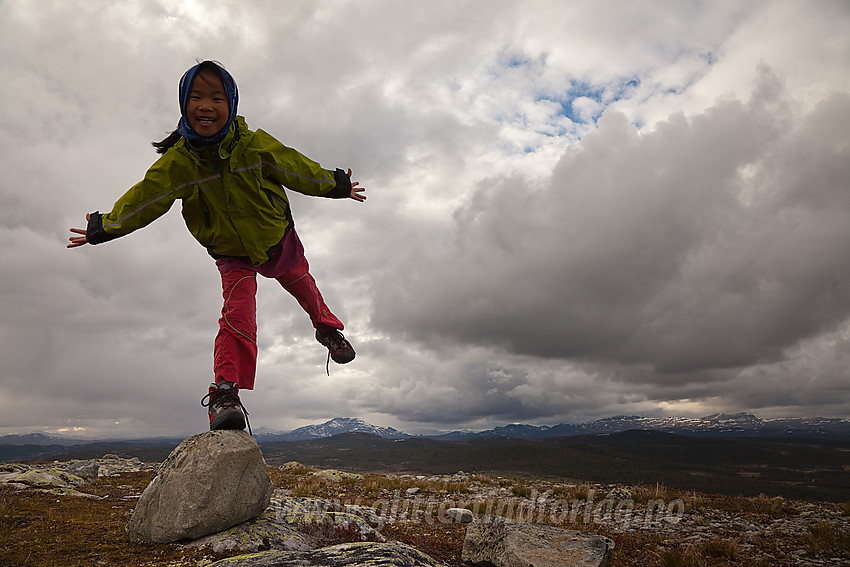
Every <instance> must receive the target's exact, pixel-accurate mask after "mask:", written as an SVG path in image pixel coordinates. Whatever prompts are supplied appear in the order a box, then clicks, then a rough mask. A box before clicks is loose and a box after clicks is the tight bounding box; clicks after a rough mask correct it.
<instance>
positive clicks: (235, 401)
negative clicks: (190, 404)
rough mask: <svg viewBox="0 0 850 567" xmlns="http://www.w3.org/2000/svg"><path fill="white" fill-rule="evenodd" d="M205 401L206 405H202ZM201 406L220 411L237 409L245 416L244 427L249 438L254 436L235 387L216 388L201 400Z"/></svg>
mask: <svg viewBox="0 0 850 567" xmlns="http://www.w3.org/2000/svg"><path fill="white" fill-rule="evenodd" d="M205 400H206V403H204V401H205ZM201 406H202V407H205V408H206V407H210V406H213V407H219V408H221V409H227V408H235V407H238V408H239V409H240V410H242V414H243V415H244V416H245V425H247V426H248V433H249V434H250V435H251V437H253V436H254V432H253V431H251V422H250V421H249V420H248V410H246V409H245V406H244V405H242V400H240V399H239V390H238V389H237V388H236V387H235V386H234V387H232V388H226V389H221V388H218V389H216V390H215V391H213V392H209V393H208V394H207V395H206V396H204V397H203V398H201Z"/></svg>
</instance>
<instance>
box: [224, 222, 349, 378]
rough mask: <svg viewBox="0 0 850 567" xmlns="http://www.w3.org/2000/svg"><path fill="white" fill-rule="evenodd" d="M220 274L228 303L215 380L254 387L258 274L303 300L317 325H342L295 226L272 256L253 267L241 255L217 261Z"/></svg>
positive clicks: (325, 327)
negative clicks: (318, 284) (318, 282)
mask: <svg viewBox="0 0 850 567" xmlns="http://www.w3.org/2000/svg"><path fill="white" fill-rule="evenodd" d="M216 265H217V266H218V269H219V272H220V274H221V287H222V292H223V298H224V305H223V306H222V308H221V319H219V321H218V335H216V338H215V348H214V352H213V371H214V372H215V380H216V382H221V381H222V380H227V381H228V382H236V386H237V387H238V388H239V389H243V390H251V389H253V388H254V377H255V375H256V371H257V274H258V273H259V274H260V275H262V276H265V277H268V278H273V279H275V280H277V282H278V283H280V285H281V286H282V287H283V289H285V290H286V291H288V292H289V293H290V294H292V296H293V297H294V298H295V299H296V300H297V301H298V303H299V304H300V305H301V307H302V308H303V309H304V311H306V312H307V315H309V316H310V321H312V323H313V327H315V328H316V329H322V330H324V329H328V328H333V329H339V330H342V329H343V324H342V322H341V321H340V320H339V319H337V318H336V316H335V315H334V314H333V313H331V310H330V309H329V308H328V306H327V305H326V304H325V300H324V299H323V298H322V294H321V292H320V291H319V288H318V287H316V280H314V279H313V276H311V275H310V265H309V264H308V263H307V258H305V257H304V248H303V246H302V245H301V241H300V240H299V239H298V235H297V234H295V230H294V229H293V230H290V231H289V232H288V233H287V235H286V237H285V238H284V239H283V240H282V241H281V244H280V246H279V247H278V249H276V250H275V252H274V254H272V256H271V257H270V258H269V260H268V261H267V262H265V263H263V264H261V265H260V266H256V267H255V266H252V265H251V264H250V262H248V261H247V260H243V259H240V258H223V259H219V260H217V261H216Z"/></svg>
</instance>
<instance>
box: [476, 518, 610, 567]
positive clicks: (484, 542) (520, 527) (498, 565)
mask: <svg viewBox="0 0 850 567" xmlns="http://www.w3.org/2000/svg"><path fill="white" fill-rule="evenodd" d="M613 551H614V541H613V540H611V539H609V538H607V537H603V536H599V535H596V534H592V533H588V532H581V531H574V530H565V529H561V528H556V527H554V526H546V525H539V524H527V523H522V522H510V521H506V520H504V519H502V518H497V517H494V516H488V517H486V518H483V519H482V520H481V521H478V522H474V523H472V524H469V525H468V526H467V528H466V534H465V536H464V540H463V551H462V553H461V559H462V560H463V561H467V562H469V563H473V564H475V565H482V566H483V565H488V566H490V565H495V567H529V565H533V566H534V567H604V565H606V564H607V563H608V560H609V558H610V557H611V553H612V552H613Z"/></svg>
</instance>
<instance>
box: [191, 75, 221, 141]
mask: <svg viewBox="0 0 850 567" xmlns="http://www.w3.org/2000/svg"><path fill="white" fill-rule="evenodd" d="M229 116H230V107H229V106H228V104H227V93H226V92H225V90H224V84H223V83H222V82H221V77H219V76H217V75H216V74H215V73H213V72H210V71H201V72H200V73H198V74H197V75H195V79H194V80H193V81H192V87H191V89H190V91H189V100H188V102H187V103H186V119H187V120H188V121H189V125H190V126H191V127H192V129H193V130H194V131H195V132H197V133H198V134H199V135H201V136H204V137H211V136H215V135H216V134H218V132H219V131H220V130H221V129H222V128H224V126H225V125H226V124H227V119H228V117H229Z"/></svg>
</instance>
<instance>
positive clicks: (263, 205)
mask: <svg viewBox="0 0 850 567" xmlns="http://www.w3.org/2000/svg"><path fill="white" fill-rule="evenodd" d="M284 186H285V187H288V188H289V189H292V190H294V191H298V192H299V193H303V194H305V195H315V196H323V197H331V198H339V199H341V198H345V197H348V196H349V194H350V192H351V181H350V179H349V178H348V176H347V175H346V174H345V172H343V171H342V170H341V169H337V170H336V171H331V170H328V169H324V168H322V166H320V165H319V164H318V163H316V162H314V161H312V160H310V159H309V158H307V157H305V156H303V155H301V154H300V153H298V152H297V151H296V150H294V149H292V148H288V147H286V146H284V145H283V144H281V143H280V142H278V141H277V140H276V139H275V138H274V137H272V136H271V135H269V134H267V133H266V132H264V131H262V130H257V131H256V132H253V131H251V130H249V129H248V125H247V124H246V123H245V119H244V118H242V117H241V116H237V117H236V120H235V121H234V123H233V125H232V126H231V128H230V132H229V133H228V134H227V136H226V137H225V138H224V140H222V142H221V143H220V144H218V145H217V146H211V147H209V148H201V149H198V148H194V147H192V146H189V145H187V144H186V142H185V139H181V140H180V141H178V142H177V143H176V144H175V145H174V146H173V147H171V148H169V149H168V151H166V152H165V153H164V154H163V155H162V157H160V158H159V159H158V160H157V161H156V162H155V163H154V164H153V165H152V166H151V167H150V169H148V171H147V173H146V174H145V177H144V179H143V180H142V181H140V182H139V183H137V184H136V185H134V186H133V187H132V188H130V190H129V191H127V192H126V193H125V194H124V195H123V196H122V197H121V198H120V199H118V201H117V202H116V203H115V205H114V206H113V207H112V211H111V212H109V213H106V214H102V215H101V214H100V213H93V214H92V215H91V219H90V221H89V225H88V229H87V231H86V239H87V240H88V242H89V243H91V244H99V243H101V242H106V241H108V240H112V239H114V238H117V237H119V236H124V235H125V234H129V233H131V232H133V231H134V230H137V229H140V228H142V227H144V226H147V225H148V224H150V223H151V222H153V221H154V220H156V219H158V218H159V217H160V216H162V215H163V214H165V212H166V211H168V209H170V208H171V205H172V204H173V203H174V201H175V200H177V199H181V200H182V202H183V211H182V212H183V219H184V220H185V221H186V226H187V227H188V229H189V232H191V233H192V236H194V237H195V238H196V239H197V240H198V242H200V243H201V244H202V245H203V246H204V247H206V248H207V250H208V251H209V253H210V254H211V255H212V256H213V257H220V256H242V257H248V258H249V259H250V260H251V262H252V263H253V264H254V265H259V264H262V263H263V262H265V261H266V260H267V259H268V252H269V251H270V249H271V248H272V247H274V246H275V245H276V244H277V243H278V242H280V241H281V240H282V239H283V237H284V235H285V234H286V231H287V230H289V228H290V227H293V226H294V223H293V221H292V214H291V212H290V208H289V199H287V197H286V192H285V191H284V189H283V188H284Z"/></svg>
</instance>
